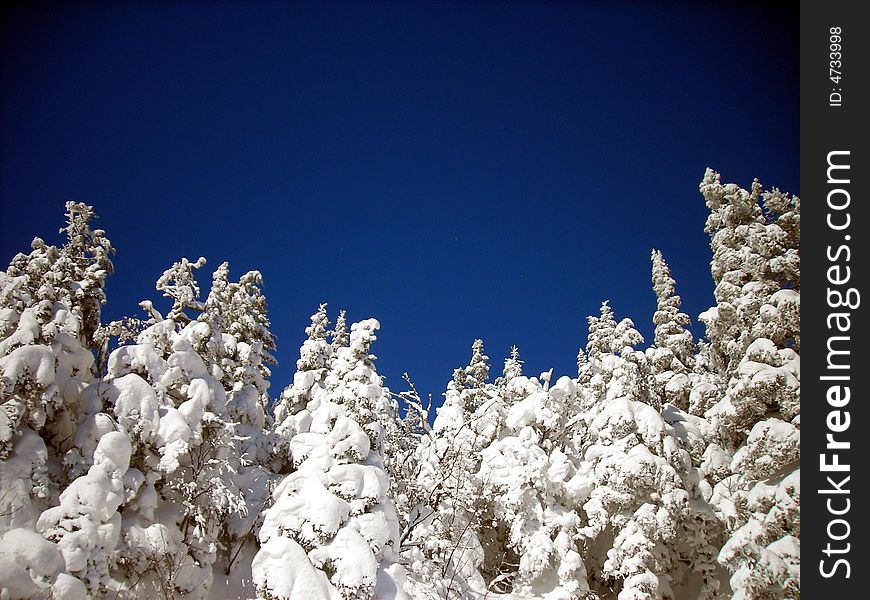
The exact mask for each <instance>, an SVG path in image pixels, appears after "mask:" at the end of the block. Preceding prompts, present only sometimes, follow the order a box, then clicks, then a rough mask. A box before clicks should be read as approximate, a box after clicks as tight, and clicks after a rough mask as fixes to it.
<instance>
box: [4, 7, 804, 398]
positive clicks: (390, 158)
mask: <svg viewBox="0 0 870 600" xmlns="http://www.w3.org/2000/svg"><path fill="white" fill-rule="evenodd" d="M2 10H3V13H2V26H0V27H2V36H0V208H2V216H0V262H3V263H4V264H5V263H7V262H8V260H9V258H11V257H12V255H13V254H14V253H15V252H17V251H20V250H27V249H28V248H29V242H30V240H31V239H32V237H33V236H35V235H40V236H42V237H45V238H46V239H47V240H50V241H55V242H57V241H59V239H60V238H59V236H56V235H55V234H54V232H56V231H57V229H58V228H59V227H61V226H62V224H63V202H64V201H66V200H68V199H75V200H79V201H84V202H87V203H89V204H92V205H93V206H94V207H95V209H96V210H97V212H98V214H99V215H100V216H101V219H100V222H99V226H100V227H102V228H104V229H106V230H107V232H108V235H109V237H110V239H111V240H112V241H113V242H114V245H115V247H116V248H117V251H118V252H117V255H116V256H115V258H114V263H115V267H116V274H115V275H113V276H112V277H111V278H110V281H109V284H108V294H109V304H108V306H107V308H106V310H105V313H104V315H105V316H106V317H107V318H117V317H119V316H122V315H125V314H137V313H138V310H139V309H138V307H137V302H138V301H139V300H141V299H144V298H151V299H157V297H156V292H154V291H153V289H154V282H155V280H156V279H157V277H158V276H159V275H160V274H161V273H162V272H163V270H164V269H165V268H167V267H168V266H169V265H171V264H172V262H173V261H175V260H178V259H179V258H180V257H182V256H187V257H189V258H191V259H192V260H193V259H196V258H197V257H198V256H200V255H202V256H205V257H206V258H207V259H208V261H209V264H208V265H207V266H206V268H204V269H203V271H205V272H204V273H202V276H201V277H200V280H201V283H203V284H205V287H206V288H207V284H208V282H209V281H210V273H211V269H213V268H215V267H217V266H218V265H219V264H220V262H221V261H223V260H228V261H229V262H230V266H231V274H232V275H234V276H235V277H238V276H239V275H241V274H242V273H243V272H245V271H247V270H249V269H259V270H260V271H261V272H262V273H263V276H264V278H265V282H266V285H265V293H266V295H267V297H268V299H269V305H270V316H271V318H272V321H273V324H274V331H275V333H276V334H277V336H278V344H279V350H278V358H279V360H280V363H281V364H280V365H279V366H278V367H277V368H276V369H275V371H274V377H273V390H272V391H273V395H274V394H277V393H278V392H280V390H281V388H283V387H284V385H286V383H287V382H288V381H290V380H291V378H292V373H293V370H294V368H295V360H296V358H297V357H298V348H299V345H300V343H301V342H302V340H303V339H304V332H303V329H304V328H305V326H306V325H307V323H308V317H309V315H310V314H311V313H312V312H313V311H314V310H315V309H316V308H317V305H318V303H320V302H324V301H325V302H329V305H330V311H331V317H332V318H333V319H334V316H335V314H336V313H337V311H338V309H339V308H346V309H347V310H348V314H349V317H350V318H351V319H353V320H359V319H362V318H365V317H369V316H375V317H377V318H378V319H379V320H380V321H381V325H382V330H381V334H380V339H379V341H378V342H377V344H376V345H375V347H374V352H375V354H377V355H378V357H379V360H378V363H377V364H378V366H379V370H380V372H381V373H382V374H384V375H386V377H387V384H388V385H390V386H391V387H392V388H393V389H396V390H398V389H402V385H403V384H402V381H401V373H402V372H403V371H406V370H407V371H409V372H410V373H411V375H412V377H413V378H414V379H415V381H416V382H417V384H418V387H419V388H420V390H421V391H423V392H431V393H433V394H434V396H435V397H436V398H440V394H441V392H442V391H443V389H444V387H445V384H446V382H447V381H448V379H449V378H450V376H451V374H452V370H453V369H454V368H455V367H458V366H462V365H465V364H467V361H468V357H469V355H470V346H471V343H472V341H473V340H474V338H476V337H480V338H483V339H484V341H485V343H486V349H487V351H488V354H489V355H490V356H491V357H492V359H493V372H494V374H497V373H500V371H501V363H502V360H503V359H504V357H505V356H506V355H507V353H508V352H509V348H510V346H511V344H517V345H518V346H519V347H520V351H521V354H522V355H523V357H524V358H525V359H526V371H527V373H528V374H538V373H539V372H541V371H542V370H545V369H548V368H550V367H551V366H552V367H555V369H556V373H557V374H570V375H573V374H575V372H576V368H575V366H574V364H575V356H576V352H577V348H578V347H579V346H580V345H581V344H584V343H585V337H586V322H585V317H586V315H589V314H596V313H597V310H598V306H599V304H600V302H601V300H603V299H610V300H611V303H612V305H613V306H614V308H615V310H616V313H617V316H618V317H622V316H629V317H631V318H632V319H633V320H634V321H635V323H636V324H637V325H638V328H639V329H640V330H641V332H642V333H643V334H644V336H645V337H646V338H647V339H648V340H649V339H650V337H651V335H650V334H651V331H652V325H651V323H650V321H651V317H652V312H653V309H654V296H653V294H652V291H651V285H650V266H649V253H650V249H651V248H654V247H655V248H660V249H661V250H663V252H664V254H665V257H666V259H667V260H668V262H669V263H670V265H671V267H672V270H673V272H674V276H675V278H676V279H677V283H678V292H679V293H680V294H681V295H682V297H683V306H684V309H685V310H686V312H688V313H689V314H690V315H691V316H692V317H693V319H695V318H696V317H697V314H698V313H699V312H701V311H702V310H704V309H705V308H707V307H708V306H709V305H710V303H711V302H712V283H711V279H710V275H709V260H710V254H709V246H708V244H709V239H708V237H707V236H706V234H704V232H703V226H704V221H705V218H706V214H707V210H706V208H705V206H704V202H703V199H702V197H701V196H700V195H699V193H698V191H697V188H698V182H699V181H700V179H701V177H702V175H703V172H704V169H705V168H706V167H707V166H712V167H714V168H715V169H717V170H718V171H720V172H721V173H722V174H723V177H724V178H725V179H727V180H729V181H735V182H737V183H740V184H741V185H744V186H747V185H749V184H750V183H751V181H752V179H753V178H754V177H758V178H759V179H761V181H762V182H763V183H764V184H765V185H767V186H774V185H775V186H778V187H780V188H781V189H783V190H787V191H790V192H795V193H799V191H800V190H799V187H798V186H799V179H798V166H799V165H798V48H799V44H798V31H797V23H798V19H797V16H798V10H797V5H796V4H795V5H794V6H790V7H789V8H787V9H783V8H770V7H759V6H755V5H753V4H749V3H746V4H740V3H733V2H722V3H718V5H716V6H710V5H708V4H705V3H689V2H685V3H682V2H658V3H657V2H622V3H619V2H614V3H605V2H600V3H576V4H572V3H567V2H537V3H532V2H529V3H523V2H513V3H496V2H482V3H468V2H447V3H400V2H383V3H376V2H349V3H314V2H312V3H279V2H252V3H245V2H237V3H216V2H192V1H191V2H178V3H168V2H156V3H144V2H121V3H112V4H109V3H105V4H104V3H96V2H90V3H74V4H73V3H70V4H68V5H66V6H58V5H44V4H43V5H41V4H36V3H27V7H26V8H24V7H23V6H20V7H17V8H11V9H10V8H5V9H2ZM159 306H161V307H165V304H159ZM695 330H696V332H697V333H698V334H700V333H701V332H702V328H699V327H695Z"/></svg>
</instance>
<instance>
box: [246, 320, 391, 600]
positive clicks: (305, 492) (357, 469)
mask: <svg viewBox="0 0 870 600" xmlns="http://www.w3.org/2000/svg"><path fill="white" fill-rule="evenodd" d="M325 323H326V315H325V306H322V307H321V311H319V312H318V314H317V315H315V317H313V318H312V327H310V328H309V331H308V334H309V339H308V340H306V342H305V343H304V344H303V346H302V349H301V350H300V354H301V357H302V358H300V361H299V363H298V365H299V369H300V370H299V371H297V376H296V377H294V382H293V384H292V386H291V387H292V388H294V389H293V390H291V391H290V393H285V394H284V397H285V398H286V397H294V398H300V399H301V398H305V399H308V402H307V403H306V406H305V407H304V408H302V409H301V410H300V411H299V412H297V413H294V414H287V415H286V417H285V419H284V422H283V423H282V424H281V426H280V427H279V434H283V435H286V436H287V437H288V439H289V450H290V458H291V460H292V466H293V469H294V470H293V471H292V472H291V473H290V474H289V475H287V476H286V477H284V479H283V480H282V481H281V482H280V483H279V484H278V486H277V487H276V488H275V490H274V492H273V500H274V501H273V504H272V506H271V507H270V508H269V509H268V510H267V511H266V513H265V520H264V522H263V526H262V528H261V529H260V533H259V538H260V542H261V547H260V550H259V551H258V552H257V555H256V556H255V558H254V561H253V576H254V582H255V584H256V587H257V593H258V595H259V596H260V597H262V598H269V599H273V598H298V597H311V598H315V597H316V598H345V599H350V598H373V597H381V595H382V594H384V593H385V591H386V590H391V593H390V596H389V597H395V598H403V597H405V596H404V592H403V591H402V582H403V580H404V576H405V575H404V570H403V569H402V567H401V566H399V564H398V555H397V550H398V542H399V535H400V534H399V523H398V519H397V516H396V512H395V508H394V507H393V505H392V503H391V502H390V500H389V497H388V493H389V481H388V478H387V475H386V472H385V469H384V463H383V450H382V440H383V435H382V434H383V430H382V428H381V425H380V420H379V418H378V415H377V412H378V411H379V410H384V409H385V408H386V407H388V406H390V404H389V402H388V393H387V392H386V390H384V388H383V387H382V386H381V382H380V378H379V377H378V376H377V373H376V372H375V370H374V364H373V362H372V360H373V357H372V356H371V355H370V354H369V350H370V347H371V344H372V342H373V341H374V340H375V334H374V332H375V331H376V330H377V329H378V327H379V325H378V322H377V321H376V320H374V319H368V320H365V321H361V322H359V323H354V324H353V326H352V327H351V332H350V338H349V345H348V346H344V347H341V348H339V349H338V350H337V355H336V357H335V360H334V361H333V364H332V366H331V368H330V369H329V370H328V372H327V373H326V374H325V377H323V378H316V377H312V376H306V375H307V374H311V373H312V370H303V369H305V368H307V367H311V366H312V363H311V361H308V360H307V358H310V357H312V356H314V353H313V352H312V350H314V349H315V345H314V344H311V343H309V342H311V341H320V340H323V339H324V338H325V334H326V325H325ZM318 347H319V346H318ZM322 356H325V353H324V354H322ZM317 364H320V363H319V362H318V363H317ZM318 368H324V369H325V367H318ZM300 374H302V376H300ZM290 421H292V423H291V422H290ZM360 421H362V422H360Z"/></svg>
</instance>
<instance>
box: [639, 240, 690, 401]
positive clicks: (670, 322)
mask: <svg viewBox="0 0 870 600" xmlns="http://www.w3.org/2000/svg"><path fill="white" fill-rule="evenodd" d="M652 281H653V291H654V292H655V295H656V312H655V314H654V315H653V323H654V324H655V326H656V327H655V338H654V344H653V347H652V348H651V349H650V351H649V353H648V356H649V360H650V365H651V367H652V371H653V375H654V377H655V388H656V393H657V394H658V396H659V397H660V398H661V399H662V401H663V402H670V403H671V404H673V405H675V406H678V407H680V408H682V409H687V408H688V407H689V394H690V393H691V389H692V381H691V372H692V370H693V368H694V366H695V353H696V348H695V340H694V338H693V337H692V332H690V331H689V330H687V329H686V327H687V326H688V325H689V322H690V320H689V315H687V314H686V313H684V312H681V311H680V303H681V301H680V297H679V296H678V295H677V294H676V282H675V281H674V279H673V277H671V270H670V267H668V264H667V263H666V262H665V259H664V258H663V257H662V253H661V252H660V251H659V250H653V251H652Z"/></svg>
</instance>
